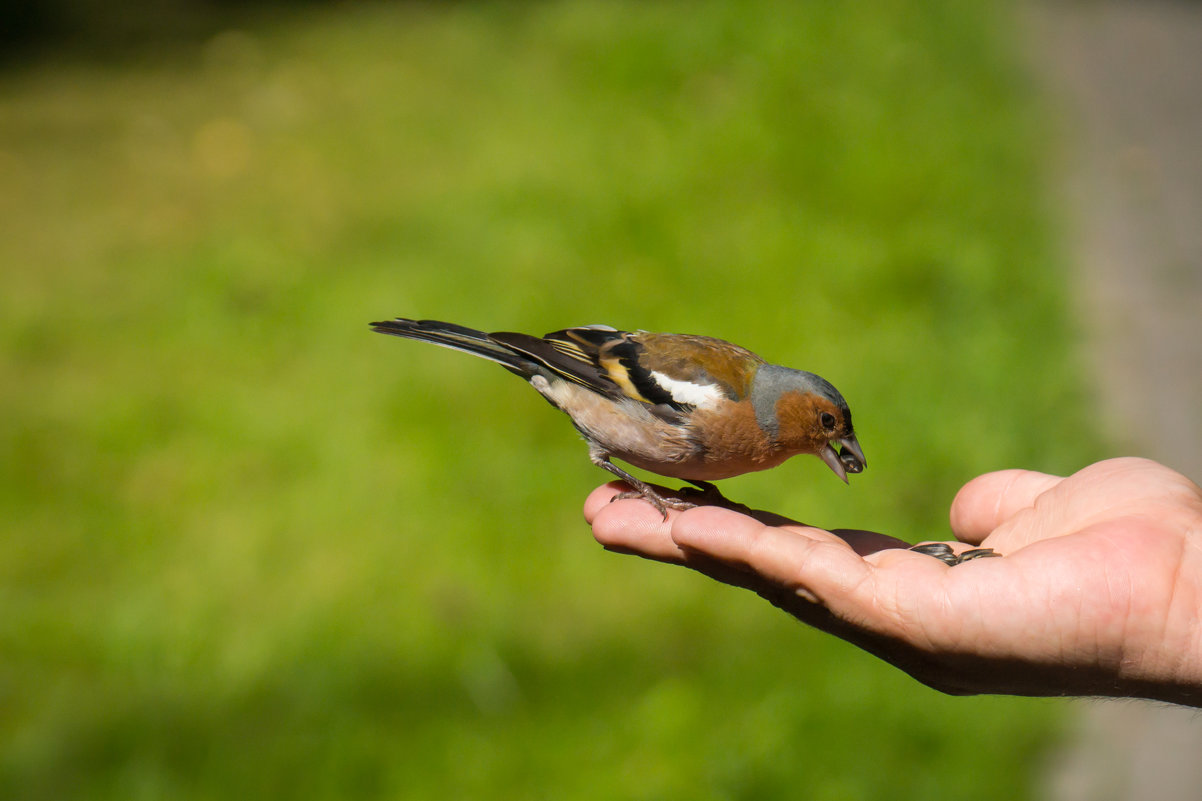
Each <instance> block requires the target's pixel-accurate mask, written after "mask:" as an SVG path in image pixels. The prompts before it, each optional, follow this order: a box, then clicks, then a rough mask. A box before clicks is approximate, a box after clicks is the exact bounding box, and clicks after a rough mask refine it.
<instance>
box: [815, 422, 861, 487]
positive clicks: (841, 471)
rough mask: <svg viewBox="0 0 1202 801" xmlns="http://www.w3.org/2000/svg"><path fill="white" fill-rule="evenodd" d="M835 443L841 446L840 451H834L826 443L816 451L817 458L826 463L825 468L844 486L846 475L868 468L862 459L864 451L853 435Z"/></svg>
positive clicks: (830, 445)
mask: <svg viewBox="0 0 1202 801" xmlns="http://www.w3.org/2000/svg"><path fill="white" fill-rule="evenodd" d="M835 441H836V442H838V443H839V444H840V445H841V446H843V449H842V451H836V450H835V448H834V445H832V444H831V443H829V442H828V443H827V444H826V446H825V447H824V448H823V449H822V450H820V451H818V458H819V459H821V460H822V461H824V462H826V466H827V467H829V468H830V469H831V470H833V471H834V473H835V475H837V476H838V477H839V478H841V479H842V480H843V483H844V484H846V483H847V474H848V473H859V472H861V471H863V470H864V468H865V467H867V466H868V462H867V460H865V459H864V451H863V450H862V449H861V448H860V442H859V440H857V439H856V437H855V434H851V435H849V436H846V437H843V438H842V439H839V440H835Z"/></svg>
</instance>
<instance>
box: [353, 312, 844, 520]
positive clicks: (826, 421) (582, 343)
mask: <svg viewBox="0 0 1202 801" xmlns="http://www.w3.org/2000/svg"><path fill="white" fill-rule="evenodd" d="M371 326H372V329H373V330H375V331H378V332H379V333H381V334H392V335H394V336H399V337H406V338H409V339H419V340H423V341H426V342H433V343H434V344H436V345H441V346H443V347H446V348H453V349H455V350H460V351H463V352H465V353H471V354H473V355H475V356H480V357H483V358H485V359H489V360H491V361H494V362H496V363H498V364H500V365H501V366H502V367H504V368H505V369H507V370H509V371H510V372H512V373H516V374H517V375H520V376H521V377H522V378H524V379H526V380H527V381H529V382H530V385H531V386H533V387H534V388H535V389H536V390H538V392H539V393H540V394H541V395H542V396H543V397H544V398H546V399H547V400H548V401H550V403H551V405H553V406H555V407H556V408H557V409H560V410H561V411H563V412H564V413H566V414H567V415H568V416H569V417H571V418H572V422H573V423H574V424H575V425H576V429H577V430H578V431H579V432H580V433H581V435H583V437H584V439H585V441H586V442H587V443H588V449H589V458H590V459H592V461H593V464H595V465H597V466H598V467H602V468H604V469H605V470H608V471H609V472H610V473H613V474H614V475H615V476H617V477H618V478H620V479H622V481H624V482H626V483H627V484H628V485H630V486H631V487H632V488H633V489H634V492H632V493H626V494H623V495H622V496H619V497H641V498H645V499H646V500H647V501H649V502H650V503H651V504H652V505H654V506H655V508H656V509H658V510H659V512H660V513H661V514H663V515H664V516H665V517H666V516H667V509H668V507H671V508H676V509H682V508H689V507H692V506H694V505H695V504H693V503H690V502H688V501H681V500H677V499H674V498H665V497H663V496H661V495H660V494H659V493H657V492H655V491H654V490H653V489H652V488H651V487H650V486H648V485H647V484H646V483H645V482H643V481H640V480H639V479H637V478H635V477H634V476H632V475H630V474H629V473H627V472H626V471H625V470H623V469H621V468H620V467H618V466H617V465H615V464H613V463H612V462H610V458H611V457H616V458H618V459H621V460H622V461H624V462H627V463H629V464H632V465H634V466H636V467H641V468H643V469H644V470H649V471H651V472H652V473H657V474H659V475H661V476H669V477H671V478H679V479H684V480H685V481H688V482H689V483H691V484H693V485H695V486H697V487H699V488H700V489H701V490H702V491H703V492H704V493H706V494H707V495H712V496H716V497H717V498H721V495H720V494H719V493H718V492H717V489H716V488H715V487H714V486H713V485H712V484H710V483H709V482H711V481H714V480H716V479H722V478H730V477H731V476H737V475H741V474H743V473H749V472H752V471H756V470H767V469H768V468H770V467H775V466H776V465H778V464H780V463H781V462H783V461H785V460H786V459H788V458H790V457H792V456H796V455H798V454H801V453H812V454H814V455H816V456H818V457H819V458H820V459H822V461H824V462H825V463H826V464H827V466H828V467H830V469H831V470H833V471H834V472H835V475H837V476H838V477H839V478H841V479H843V481H845V482H846V481H847V474H848V473H859V472H860V471H862V470H863V469H864V467H865V466H866V462H865V460H864V451H862V450H861V449H860V443H859V441H857V440H856V435H855V431H854V429H853V428H852V424H851V410H850V409H849V408H848V406H847V401H845V400H843V396H842V395H840V394H839V391H838V390H837V389H835V388H834V387H833V386H831V384H830V383H829V382H828V381H826V379H824V378H822V377H821V376H818V375H815V374H814V373H808V372H805V371H804V370H793V369H791V368H788V367H781V366H779V365H775V364H768V363H767V362H765V361H764V360H763V359H761V358H760V357H759V356H757V355H755V354H754V353H752V352H751V351H749V350H747V349H746V348H742V347H739V346H738V345H732V344H731V343H729V342H724V341H722V340H720V339H713V338H711V337H702V336H687V335H683V334H653V333H649V332H646V331H619V330H617V329H615V328H611V327H609V326H602V325H589V326H583V327H580V328H566V329H564V330H562V331H554V332H552V333H550V334H547V335H546V336H544V337H541V338H540V337H535V336H530V335H528V334H514V333H509V332H504V331H501V332H495V333H491V334H490V333H485V332H483V331H476V330H473V329H471V328H464V327H463V326H460V325H455V324H453V323H442V322H438V321H435V320H408V319H404V318H399V317H398V318H397V319H395V320H390V321H386V322H378V323H372V324H371ZM836 446H838V450H836Z"/></svg>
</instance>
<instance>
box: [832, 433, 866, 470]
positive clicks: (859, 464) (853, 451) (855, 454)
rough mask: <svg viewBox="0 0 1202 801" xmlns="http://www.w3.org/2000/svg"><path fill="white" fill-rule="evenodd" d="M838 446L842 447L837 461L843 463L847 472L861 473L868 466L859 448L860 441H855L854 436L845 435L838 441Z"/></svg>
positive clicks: (862, 451)
mask: <svg viewBox="0 0 1202 801" xmlns="http://www.w3.org/2000/svg"><path fill="white" fill-rule="evenodd" d="M839 444H840V445H842V446H843V450H841V451H840V452H839V460H840V461H842V462H843V466H844V467H845V468H847V472H849V473H862V472H863V471H864V468H865V467H867V466H868V460H867V459H865V458H864V450H863V449H862V448H861V447H860V441H859V440H858V439H856V435H855V434H849V435H847V436H846V437H844V438H843V439H841V440H839Z"/></svg>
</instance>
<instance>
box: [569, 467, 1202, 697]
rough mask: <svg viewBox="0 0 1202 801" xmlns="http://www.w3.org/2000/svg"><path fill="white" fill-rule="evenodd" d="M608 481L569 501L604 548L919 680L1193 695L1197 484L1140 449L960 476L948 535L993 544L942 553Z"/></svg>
mask: <svg viewBox="0 0 1202 801" xmlns="http://www.w3.org/2000/svg"><path fill="white" fill-rule="evenodd" d="M624 488H625V487H624V485H622V484H620V483H614V484H610V485H606V486H604V487H601V488H599V489H597V490H596V491H594V492H593V493H592V494H591V495H590V496H589V498H588V500H587V501H586V503H585V507H584V512H585V518H586V519H587V520H588V522H589V523H590V524H591V525H592V527H593V533H594V536H595V537H596V538H597V540H598V541H599V542H600V543H601V544H602V545H603V546H605V547H606V548H607V549H610V550H613V551H619V552H623V553H631V554H636V555H638V556H642V557H645V558H648V559H654V560H657V561H661V562H668V563H672V564H678V565H683V566H685V567H689V568H692V569H694V570H697V571H698V572H700V573H703V574H705V575H707V576H709V577H711V578H714V579H717V580H719V581H722V582H725V583H728V584H732V585H735V586H739V587H744V588H747V589H750V590H753V591H754V592H756V593H758V594H759V595H760V596H762V597H763V598H765V599H766V600H768V601H769V602H770V603H772V604H774V605H775V606H777V607H779V608H781V609H783V610H785V611H786V612H788V613H790V614H792V615H794V616H796V617H797V618H799V619H800V620H802V621H803V622H805V623H808V624H810V625H812V626H815V627H817V628H819V629H822V630H824V631H827V632H830V633H831V634H834V635H836V636H838V637H841V638H843V639H845V640H847V641H849V642H851V643H853V644H855V645H858V646H859V647H861V648H863V649H865V650H866V651H868V652H870V653H872V654H875V655H876V656H878V657H880V658H882V659H884V660H886V661H888V662H890V663H892V664H894V665H896V666H897V667H899V668H901V669H902V670H904V671H906V672H907V673H909V674H910V675H912V676H913V677H914V678H916V679H918V680H919V681H921V682H923V683H924V684H927V685H929V686H931V687H934V688H935V689H938V690H941V691H943V692H946V693H951V694H957V695H968V694H976V693H1003V694H1012V695H1032V696H1047V695H1074V696H1078V695H1095V696H1121V697H1140V698H1150V699H1157V700H1163V701H1170V702H1173V703H1179V704H1186V705H1190V706H1202V489H1200V488H1199V487H1198V486H1197V485H1196V484H1194V483H1193V482H1191V481H1190V480H1189V479H1187V478H1186V477H1185V476H1183V475H1181V474H1180V473H1176V472H1174V471H1172V470H1170V469H1169V468H1167V467H1164V466H1162V465H1159V464H1157V463H1155V462H1151V461H1147V460H1144V459H1135V458H1122V459H1111V460H1108V461H1104V462H1099V463H1097V464H1093V465H1090V466H1089V467H1086V468H1084V469H1083V470H1081V471H1079V472H1077V473H1074V474H1073V475H1071V476H1068V477H1067V478H1060V477H1056V476H1051V475H1046V474H1044V473H1036V472H1031V471H1026V470H1004V471H1000V472H996V473H987V474H985V475H983V476H980V477H978V478H975V479H973V480H972V481H970V482H969V483H968V484H967V485H965V486H964V488H963V489H961V490H960V492H959V493H958V494H957V495H956V498H955V500H954V501H953V503H952V507H951V528H952V532H953V534H954V535H955V536H956V538H957V540H958V542H955V543H949V544H950V545H951V546H952V548H953V550H955V551H956V552H957V553H960V552H962V551H964V550H968V549H970V548H974V547H989V548H993V549H995V550H996V551H997V552H998V553H1001V554H1004V557H1003V558H1000V559H977V560H974V561H970V562H965V563H963V564H960V565H957V566H955V567H948V566H947V565H945V564H944V563H942V562H940V561H938V560H936V559H932V558H931V557H929V556H926V555H923V554H919V553H914V552H911V551H907V550H904V548H906V547H908V543H904V542H902V541H900V540H897V539H894V538H892V537H888V536H886V535H884V534H879V533H874V532H869V531H860V530H854V529H836V530H832V531H826V530H823V529H818V528H814V527H811V526H806V525H803V524H801V523H797V522H794V521H791V520H788V519H786V518H783V517H780V516H778V515H773V514H771V513H765V512H751V511H749V510H748V511H747V513H744V512H742V511H736V510H734V509H730V508H721V507H715V506H700V507H697V508H694V509H689V510H686V511H671V512H669V514H668V517H667V519H664V518H663V517H662V516H661V515H660V513H659V512H657V511H656V510H655V509H653V508H652V507H651V506H650V505H649V504H647V503H645V502H642V501H638V500H619V501H616V502H613V503H611V500H612V499H613V497H614V496H615V495H616V494H617V493H618V492H620V491H621V490H622V489H624ZM665 492H667V491H665ZM668 494H670V493H668Z"/></svg>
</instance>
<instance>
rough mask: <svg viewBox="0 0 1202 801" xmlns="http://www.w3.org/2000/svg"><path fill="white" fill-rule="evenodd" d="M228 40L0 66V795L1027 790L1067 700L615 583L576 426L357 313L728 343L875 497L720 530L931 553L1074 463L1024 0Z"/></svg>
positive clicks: (573, 1) (291, 12) (299, 14)
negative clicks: (859, 455)
mask: <svg viewBox="0 0 1202 801" xmlns="http://www.w3.org/2000/svg"><path fill="white" fill-rule="evenodd" d="M228 14H229V17H228V19H225V18H222V19H223V20H224V21H223V24H221V25H220V26H218V28H217V29H216V30H215V31H213V32H211V33H206V34H205V35H203V36H192V37H188V36H184V37H173V38H171V39H169V40H163V41H162V42H159V43H155V42H154V41H153V40H151V41H143V42H141V43H140V44H138V45H136V46H132V47H125V48H122V49H120V50H111V51H106V52H105V53H103V54H101V55H97V54H96V53H94V52H90V51H87V50H86V49H85V50H75V49H71V48H65V49H55V48H49V49H46V50H39V51H38V52H37V53H36V54H34V55H30V56H28V57H26V58H23V59H21V60H19V61H17V62H15V63H9V64H8V65H7V66H6V67H5V68H4V70H3V71H2V72H0V269H2V270H3V274H4V290H3V292H2V293H0V447H2V448H3V451H2V458H0V533H2V538H3V539H2V542H3V545H4V551H3V552H4V557H3V558H2V559H0V610H2V612H0V746H2V747H0V795H3V796H4V797H12V798H17V797H20V798H34V799H37V798H45V799H58V798H66V797H87V798H114V799H115V798H120V799H136V798H172V799H190V798H230V797H273V796H274V797H287V798H406V799H408V798H413V799H426V798H428V799H442V798H498V799H511V798H512V799H535V798H573V799H576V798H580V799H594V798H595V799H611V798H640V799H641V798H645V799H682V800H683V799H689V801H701V800H704V799H760V798H763V799H776V798H807V799H819V800H822V799H940V798H974V799H1013V798H1023V797H1030V796H1031V794H1032V792H1033V787H1034V786H1035V785H1036V783H1037V781H1038V779H1039V775H1040V771H1041V770H1042V768H1043V765H1044V762H1045V759H1046V756H1047V752H1048V749H1049V748H1050V747H1051V746H1052V745H1053V744H1054V742H1055V738H1056V732H1057V721H1058V720H1059V718H1060V716H1061V712H1062V710H1063V709H1064V706H1063V704H1062V703H1060V702H1056V701H1048V700H1029V699H1015V698H949V697H945V696H942V695H939V694H937V693H935V692H933V691H930V690H928V689H926V688H924V687H921V686H919V685H917V684H915V683H914V682H913V681H912V680H910V679H909V678H907V677H906V676H904V675H903V674H901V673H899V672H897V671H895V670H893V669H892V668H889V667H887V666H885V665H883V664H880V663H878V662H876V661H875V660H874V659H873V658H871V657H869V656H867V655H865V654H863V653H861V652H858V651H856V650H855V649H853V648H851V647H850V646H846V645H844V644H842V643H840V642H836V641H833V640H831V639H830V638H828V637H825V636H823V635H820V634H818V633H816V632H813V631H810V630H808V629H805V628H804V627H802V626H801V625H800V624H797V623H796V622H794V621H792V620H791V619H789V618H787V617H786V616H784V615H783V614H781V613H780V612H778V611H777V610H775V609H772V608H771V607H769V606H768V605H767V604H765V603H764V602H762V601H761V600H760V599H758V598H756V597H755V596H753V595H750V594H748V593H743V592H740V591H737V590H735V589H732V588H728V587H725V586H720V585H717V584H714V583H712V582H710V581H708V580H706V579H704V578H702V577H700V576H697V575H694V574H690V573H687V572H686V571H683V570H679V569H676V568H672V567H668V566H664V565H658V564H653V563H648V562H642V561H639V560H636V559H633V558H630V557H624V556H619V555H615V554H611V553H607V552H605V551H603V550H602V549H601V548H599V547H598V546H597V545H596V543H595V542H594V541H593V540H592V538H591V536H590V535H589V532H588V529H587V527H586V526H585V525H584V523H583V521H582V518H581V513H580V507H581V503H582V501H583V499H584V497H585V495H586V494H587V492H588V491H589V490H591V489H592V488H593V487H594V486H596V485H597V484H599V483H601V482H603V481H605V480H606V479H607V477H608V476H607V475H606V474H604V473H602V472H601V471H599V470H597V469H596V468H594V467H592V466H591V465H589V463H588V460H587V458H586V454H585V447H584V445H583V444H582V443H581V442H580V441H579V439H578V438H577V437H576V435H575V433H574V432H573V430H572V429H571V426H570V425H569V424H568V422H567V420H566V419H564V418H562V416H561V415H559V414H558V413H557V412H555V411H554V410H553V409H552V408H550V407H549V406H548V405H547V404H545V403H544V402H543V401H542V400H541V399H540V398H539V397H538V396H537V395H536V394H535V393H534V392H532V391H531V390H529V389H528V388H527V387H524V386H522V384H521V383H520V382H519V381H517V380H515V379H514V378H513V377H512V376H510V375H508V374H507V373H505V372H504V371H502V370H499V369H497V368H496V367H495V366H493V365H490V364H487V363H486V362H483V361H479V360H473V359H470V358H468V357H465V356H462V355H460V354H456V353H452V352H449V351H444V350H440V349H436V348H432V347H429V346H425V345H421V344H418V343H411V342H401V341H398V340H395V339H391V338H386V337H381V336H378V335H374V334H372V333H370V331H369V330H368V328H367V323H368V322H369V321H371V320H375V319H381V318H387V317H392V316H412V317H434V318H439V319H446V320H451V321H455V322H459V323H463V324H467V325H472V326H477V327H481V328H485V329H490V330H496V329H508V330H519V331H527V332H531V333H542V332H543V331H550V330H554V329H558V328H562V327H565V326H569V325H576V324H588V323H600V322H604V323H609V324H612V325H615V326H618V327H627V328H647V329H652V330H665V331H679V332H687V333H698V334H708V335H712V336H719V337H723V338H727V339H730V340H733V341H736V342H738V343H740V344H743V345H745V346H747V347H750V348H752V349H753V350H756V351H757V352H759V353H760V354H761V355H763V356H764V357H765V358H767V359H769V360H770V361H775V362H779V363H783V364H788V365H790V366H795V367H801V368H805V369H809V370H813V371H816V372H818V373H820V374H822V375H824V376H825V377H827V378H828V379H830V380H831V381H832V382H833V383H834V384H835V385H836V386H838V387H839V388H840V390H841V391H842V392H843V394H844V395H845V396H846V397H847V399H848V400H849V402H850V403H851V406H852V408H853V409H854V412H855V417H856V424H857V431H858V433H859V436H860V440H861V442H862V444H863V446H864V449H865V451H866V454H867V456H868V460H869V463H870V467H869V469H868V471H867V472H865V473H864V474H862V475H860V476H853V477H852V482H851V485H850V486H844V485H843V484H841V483H840V482H839V481H838V480H837V479H835V478H834V477H833V476H832V475H830V473H829V471H828V470H827V468H826V467H825V466H823V465H822V464H821V463H820V462H819V461H818V460H816V459H810V458H802V459H797V460H794V461H792V462H790V463H788V464H786V465H784V466H782V467H780V468H778V469H776V470H773V471H770V472H768V473H762V474H756V475H751V476H744V477H740V478H737V479H732V480H729V481H726V482H723V487H722V488H723V490H724V492H725V493H726V494H727V495H728V496H730V497H732V498H734V499H736V500H740V501H744V502H747V503H749V504H752V505H755V506H760V507H763V508H769V509H773V510H775V511H779V512H781V513H783V514H787V515H790V516H792V517H795V518H800V519H804V520H806V521H808V522H811V523H814V524H817V525H823V526H832V527H834V526H851V527H864V528H875V529H878V530H882V531H886V532H888V533H891V534H894V535H897V536H900V537H903V538H906V539H910V540H917V539H922V538H944V537H947V536H948V533H947V523H946V515H947V507H948V504H949V502H950V500H951V498H952V496H953V495H954V493H955V491H956V490H957V488H958V487H959V486H960V485H961V484H962V483H963V482H964V481H966V480H968V479H969V478H971V477H972V476H974V475H976V474H977V473H979V472H982V471H985V470H991V469H997V468H1002V467H1011V466H1023V467H1029V468H1033V469H1040V470H1046V471H1050V472H1067V471H1072V470H1074V469H1076V468H1077V467H1079V466H1081V465H1082V464H1084V463H1085V462H1086V461H1088V460H1090V459H1091V458H1093V457H1095V456H1097V455H1098V454H1099V453H1100V445H1099V442H1100V440H1099V437H1098V435H1097V433H1096V427H1095V425H1094V424H1093V422H1092V420H1093V408H1092V405H1091V403H1090V400H1089V398H1088V397H1087V395H1086V393H1085V391H1084V386H1085V385H1084V382H1083V379H1082V376H1083V371H1082V370H1081V368H1080V367H1079V365H1078V361H1079V358H1078V350H1079V343H1078V341H1077V340H1078V337H1077V332H1076V330H1075V327H1074V325H1073V323H1072V319H1071V315H1070V310H1071V306H1070V304H1069V299H1070V290H1069V287H1068V284H1067V276H1066V269H1065V263H1064V259H1063V257H1062V255H1061V253H1060V252H1059V250H1058V245H1057V241H1058V240H1057V232H1056V229H1055V215H1054V213H1053V211H1054V210H1053V209H1052V208H1051V205H1050V202H1049V200H1048V196H1049V193H1048V191H1047V187H1046V182H1047V166H1048V164H1047V162H1048V158H1047V156H1048V152H1049V149H1050V147H1051V144H1052V142H1051V137H1050V134H1051V133H1052V129H1051V127H1050V126H1049V124H1048V119H1047V116H1046V114H1045V110H1044V109H1042V108H1041V106H1040V101H1039V97H1038V94H1037V92H1036V91H1035V89H1034V84H1033V80H1032V76H1031V75H1030V73H1029V71H1028V68H1027V66H1026V65H1025V64H1024V62H1023V60H1022V58H1021V52H1022V51H1021V40H1020V37H1019V31H1018V28H1017V26H1016V22H1015V20H1014V19H1013V18H1012V10H1011V9H1010V7H1009V5H1008V4H1004V3H984V4H976V3H973V4H968V3H957V2H951V0H947V1H946V2H924V3H895V2H884V1H883V0H880V1H878V2H870V3H861V4H846V5H845V4H825V3H818V2H804V3H795V2H783V1H782V2H770V1H769V0H762V1H761V0H757V1H756V2H746V3H721V2H689V3H686V2H654V3H640V2H601V0H566V1H565V2H542V3H483V2H463V3H448V4H426V3H406V4H395V5H383V4H380V5H377V4H360V3H354V4H351V3H343V4H335V5H332V6H328V5H308V6H301V7H299V8H292V9H288V8H275V9H258V10H257V11H255V12H254V14H253V15H251V16H242V17H236V16H234V14H233V12H232V11H230V12H228Z"/></svg>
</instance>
